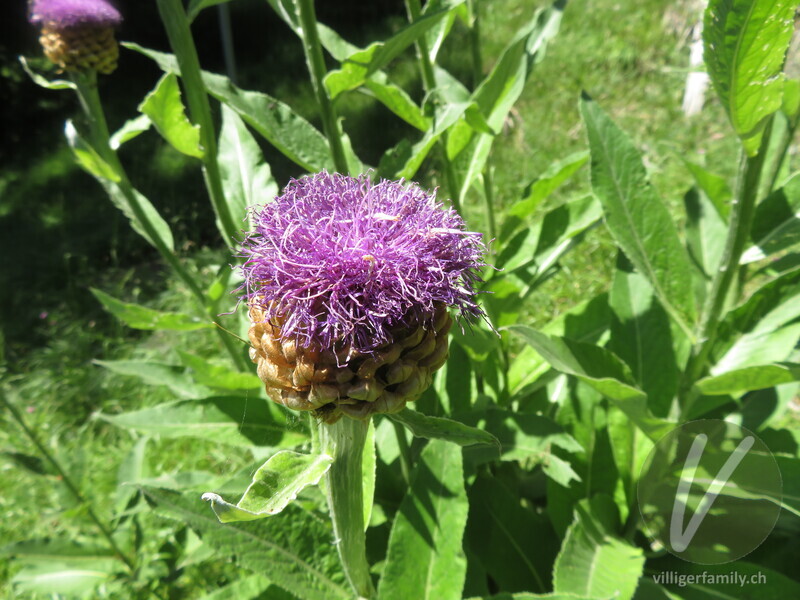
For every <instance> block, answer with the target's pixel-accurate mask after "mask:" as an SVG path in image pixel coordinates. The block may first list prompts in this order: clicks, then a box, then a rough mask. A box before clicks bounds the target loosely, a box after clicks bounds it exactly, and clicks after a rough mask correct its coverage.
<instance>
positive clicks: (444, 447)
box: [378, 440, 468, 600]
mask: <svg viewBox="0 0 800 600" xmlns="http://www.w3.org/2000/svg"><path fill="white" fill-rule="evenodd" d="M467 512H468V504H467V494H466V491H465V490H464V474H463V470H462V459H461V448H459V447H458V446H456V445H454V444H449V443H447V442H445V441H443V440H433V441H431V442H430V443H429V444H428V445H427V446H426V447H425V449H424V450H423V451H422V454H421V455H420V458H419V461H418V462H417V464H416V466H415V467H414V471H413V472H412V475H411V488H410V489H409V492H408V493H407V494H406V496H405V498H403V501H402V503H401V504H400V509H399V510H398V512H397V516H396V517H395V520H394V524H393V525H392V531H391V533H390V535H389V547H388V550H387V553H386V564H385V565H384V568H383V576H382V577H381V580H380V584H379V585H378V597H379V598H381V600H408V599H409V598H415V599H420V600H422V599H430V600H434V599H435V600H460V599H461V589H462V588H463V586H464V579H465V577H466V571H467V561H466V559H465V558H464V553H463V550H462V548H461V538H462V536H463V534H464V527H465V525H466V523H467Z"/></svg>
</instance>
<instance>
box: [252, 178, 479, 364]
mask: <svg viewBox="0 0 800 600" xmlns="http://www.w3.org/2000/svg"><path fill="white" fill-rule="evenodd" d="M254 222H255V230H254V231H253V232H251V233H249V234H248V235H247V237H246V238H245V240H244V242H243V243H242V255H243V257H244V258H245V263H244V265H243V266H242V267H241V269H242V272H243V274H244V279H245V283H244V285H243V290H244V294H243V298H244V299H245V300H247V301H248V302H255V303H257V304H259V305H261V306H263V307H264V308H265V310H266V316H267V318H268V319H270V320H272V319H273V318H274V319H275V320H277V321H278V322H280V323H281V331H282V333H281V335H282V337H283V338H284V339H294V340H296V341H297V343H298V344H300V345H301V346H304V347H314V346H316V347H318V348H343V347H347V346H349V347H350V348H352V349H354V350H357V351H360V352H370V351H372V350H374V349H375V348H377V347H379V346H381V345H383V344H385V343H387V342H390V341H391V329H392V328H394V327H397V326H404V325H413V324H416V323H420V322H421V323H423V324H424V325H429V324H431V321H432V319H433V315H434V312H435V307H436V306H437V305H438V304H440V303H444V304H447V305H449V306H455V307H457V308H458V309H459V310H460V313H461V314H462V315H463V316H465V317H467V318H470V317H478V316H482V315H483V311H482V310H481V308H480V307H479V306H478V305H477V304H476V303H475V283H476V282H477V281H479V275H478V269H480V268H481V267H482V266H484V263H483V255H484V253H485V250H486V248H485V246H484V244H483V243H482V241H481V235H480V234H479V233H472V232H468V231H466V230H465V226H464V221H463V220H462V219H461V217H460V216H459V215H458V214H457V213H456V212H455V211H454V210H452V209H450V208H446V207H444V206H443V205H442V203H441V202H437V201H436V198H435V194H431V193H428V192H426V191H424V190H423V189H421V188H420V187H419V186H418V185H416V184H413V183H404V182H402V181H400V182H395V181H381V182H380V183H377V184H373V183H371V182H370V181H369V179H368V178H367V177H366V176H362V177H360V178H358V179H355V178H353V177H348V176H345V175H339V174H335V173H334V174H331V173H326V172H322V173H318V174H317V175H312V176H307V177H304V178H302V179H300V180H292V181H291V182H290V183H289V185H288V186H287V187H286V189H285V190H284V192H283V195H281V196H279V197H278V198H276V199H275V201H274V202H272V203H270V204H267V205H266V206H264V207H262V208H261V209H260V210H255V211H254Z"/></svg>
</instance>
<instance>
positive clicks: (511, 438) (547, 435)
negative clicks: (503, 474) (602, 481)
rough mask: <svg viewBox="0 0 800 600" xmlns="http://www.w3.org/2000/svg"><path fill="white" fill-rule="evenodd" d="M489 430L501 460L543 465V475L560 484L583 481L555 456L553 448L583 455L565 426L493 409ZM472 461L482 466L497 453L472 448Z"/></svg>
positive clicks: (488, 416) (488, 417)
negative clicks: (493, 437)
mask: <svg viewBox="0 0 800 600" xmlns="http://www.w3.org/2000/svg"><path fill="white" fill-rule="evenodd" d="M485 417H486V430H487V431H488V432H490V433H493V434H494V435H495V436H496V437H497V439H498V441H499V442H500V445H501V448H502V449H501V460H515V461H520V462H521V463H522V465H523V467H524V468H528V469H529V468H532V467H534V466H536V465H541V467H542V470H543V471H544V473H545V474H546V475H547V476H548V477H550V478H551V479H553V480H555V481H557V482H558V483H560V484H561V485H564V486H569V482H570V481H571V480H576V481H580V477H579V476H578V475H577V474H576V473H575V471H574V470H573V469H572V467H571V466H570V464H569V463H568V462H566V461H564V460H562V459H561V458H559V457H558V456H556V455H555V454H554V453H553V449H554V448H561V449H562V450H565V451H566V452H583V451H584V448H583V446H581V445H580V444H579V443H578V442H577V441H576V440H575V438H573V437H572V436H571V435H570V434H568V433H567V432H565V431H564V429H563V427H561V426H560V425H558V424H557V423H555V422H554V421H552V420H551V419H549V418H547V417H544V416H541V415H534V414H529V413H520V412H511V411H506V410H501V409H499V408H493V409H490V410H487V411H486V415H485ZM465 455H466V457H467V458H468V459H469V462H471V463H473V464H479V463H481V462H485V461H491V460H493V459H495V458H496V455H495V453H494V451H491V452H489V451H488V450H485V449H480V448H469V449H468V450H466V451H465Z"/></svg>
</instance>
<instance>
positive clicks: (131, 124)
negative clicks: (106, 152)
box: [108, 115, 153, 150]
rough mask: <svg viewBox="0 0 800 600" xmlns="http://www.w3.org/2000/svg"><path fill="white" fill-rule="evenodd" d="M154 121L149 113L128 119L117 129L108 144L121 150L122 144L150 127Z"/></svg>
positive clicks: (113, 148)
mask: <svg viewBox="0 0 800 600" xmlns="http://www.w3.org/2000/svg"><path fill="white" fill-rule="evenodd" d="M152 124H153V122H152V121H151V120H150V117H148V116H147V115H139V116H138V117H136V118H135V119H128V120H127V121H125V124H124V125H123V126H122V127H120V128H119V129H117V131H115V132H114V133H113V134H112V135H111V138H110V139H109V140H108V145H109V146H111V149H112V150H119V149H120V147H121V146H122V144H124V143H125V142H127V141H130V140H132V139H133V138H135V137H137V136H138V135H139V134H140V133H144V132H145V131H147V130H148V129H150V125H152Z"/></svg>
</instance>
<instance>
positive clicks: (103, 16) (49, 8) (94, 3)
mask: <svg viewBox="0 0 800 600" xmlns="http://www.w3.org/2000/svg"><path fill="white" fill-rule="evenodd" d="M28 20H29V21H30V22H31V23H32V24H34V25H42V26H44V27H48V28H50V29H66V28H69V27H77V26H82V25H93V26H97V27H116V26H117V25H119V24H120V23H121V22H122V16H121V15H120V14H119V11H118V10H117V9H116V8H114V7H113V6H112V5H111V4H109V3H108V2H107V1H106V0H33V1H32V2H31V10H30V15H29V17H28Z"/></svg>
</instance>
